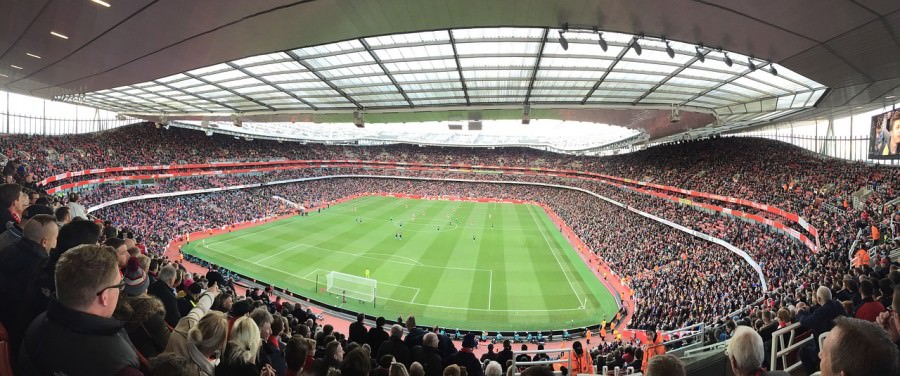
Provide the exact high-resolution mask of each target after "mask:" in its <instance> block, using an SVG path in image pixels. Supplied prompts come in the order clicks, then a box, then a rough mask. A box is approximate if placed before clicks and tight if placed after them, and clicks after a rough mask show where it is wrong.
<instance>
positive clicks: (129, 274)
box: [125, 257, 150, 296]
mask: <svg viewBox="0 0 900 376" xmlns="http://www.w3.org/2000/svg"><path fill="white" fill-rule="evenodd" d="M148 286H150V279H148V278H147V274H146V273H144V269H143V268H141V262H140V261H138V258H137V257H132V258H130V259H128V264H126V266H125V294H128V295H130V296H138V295H141V294H143V293H144V292H146V291H147V287H148Z"/></svg>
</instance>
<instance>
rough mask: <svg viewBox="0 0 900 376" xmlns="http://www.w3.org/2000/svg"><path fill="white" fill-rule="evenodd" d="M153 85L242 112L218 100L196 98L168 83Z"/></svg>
mask: <svg viewBox="0 0 900 376" xmlns="http://www.w3.org/2000/svg"><path fill="white" fill-rule="evenodd" d="M153 83H154V84H157V85H159V86H162V87H166V88H169V89H171V90H175V91H178V92H180V93H182V94H187V95H190V96H192V97H194V98H197V99H202V100H205V101H207V102H210V103H214V104H217V105H219V106H222V107H225V108H227V109H229V110H231V111H234V112H240V111H238V109H236V108H234V107H231V106H229V105H227V104H225V103H222V102H219V101H217V100H214V99H207V98H203V97H199V96H196V95H194V94H191V93H188V92H186V91H184V90H182V89H179V88H177V87H174V86H172V85H169V84H166V83H162V82H159V81H153Z"/></svg>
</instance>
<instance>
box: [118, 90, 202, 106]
mask: <svg viewBox="0 0 900 376" xmlns="http://www.w3.org/2000/svg"><path fill="white" fill-rule="evenodd" d="M132 87H133V88H135V89H138V90H140V91H143V92H145V93H150V94H154V95H156V96H158V97H162V98H165V99H168V100H170V101H172V102H178V103H181V104H183V105H185V106H188V107H193V108H196V109H198V110H203V108H201V107H197V106H194V105H192V104H190V103H185V102H182V101H180V100H177V99H175V98H169V97H168V96H165V95H159V94H157V93H154V92H151V91H148V90H146V89H144V88H140V87H136V86H132ZM113 91H115V90H113ZM160 104H161V105H163V106H166V107H168V108H171V109H173V110H175V112H181V110H180V109H177V108H175V107H172V106H169V105H167V104H164V103H160Z"/></svg>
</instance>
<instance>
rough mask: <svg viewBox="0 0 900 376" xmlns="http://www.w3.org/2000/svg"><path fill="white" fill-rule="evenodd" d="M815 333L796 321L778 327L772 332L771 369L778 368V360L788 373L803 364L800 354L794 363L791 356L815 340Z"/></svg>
mask: <svg viewBox="0 0 900 376" xmlns="http://www.w3.org/2000/svg"><path fill="white" fill-rule="evenodd" d="M813 340H814V339H813V335H812V333H811V332H809V331H808V330H807V329H806V328H802V327H801V326H800V323H794V324H791V325H788V326H786V327H784V328H781V329H778V330H776V331H775V332H773V333H772V352H771V358H770V359H771V363H770V364H769V369H770V370H773V371H774V370H777V369H778V368H776V367H777V366H778V363H779V362H778V361H779V360H780V361H781V366H782V369H783V370H784V371H786V372H788V373H790V372H792V371H794V370H795V369H797V368H800V367H802V366H803V364H802V363H801V362H800V358H799V356H797V357H795V360H793V363H790V364H788V363H789V362H791V361H792V360H791V358H792V356H793V355H794V354H796V352H797V350H798V349H799V348H800V347H801V346H803V345H805V344H806V343H808V342H810V341H813Z"/></svg>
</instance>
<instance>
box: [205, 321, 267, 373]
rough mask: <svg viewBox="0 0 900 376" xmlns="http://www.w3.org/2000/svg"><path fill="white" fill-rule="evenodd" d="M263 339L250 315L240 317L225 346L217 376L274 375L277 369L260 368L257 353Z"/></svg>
mask: <svg viewBox="0 0 900 376" xmlns="http://www.w3.org/2000/svg"><path fill="white" fill-rule="evenodd" d="M261 345H262V339H261V338H260V334H259V327H258V326H256V323H255V322H253V319H251V318H250V317H249V316H243V317H241V318H238V319H237V320H236V321H235V322H234V328H232V330H231V340H229V341H228V345H226V346H225V354H224V355H223V356H222V361H221V363H219V365H218V366H217V367H216V376H274V375H275V370H273V369H272V367H270V366H269V365H265V366H263V367H262V370H260V366H259V365H258V364H257V355H258V354H259V347H260V346H261Z"/></svg>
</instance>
